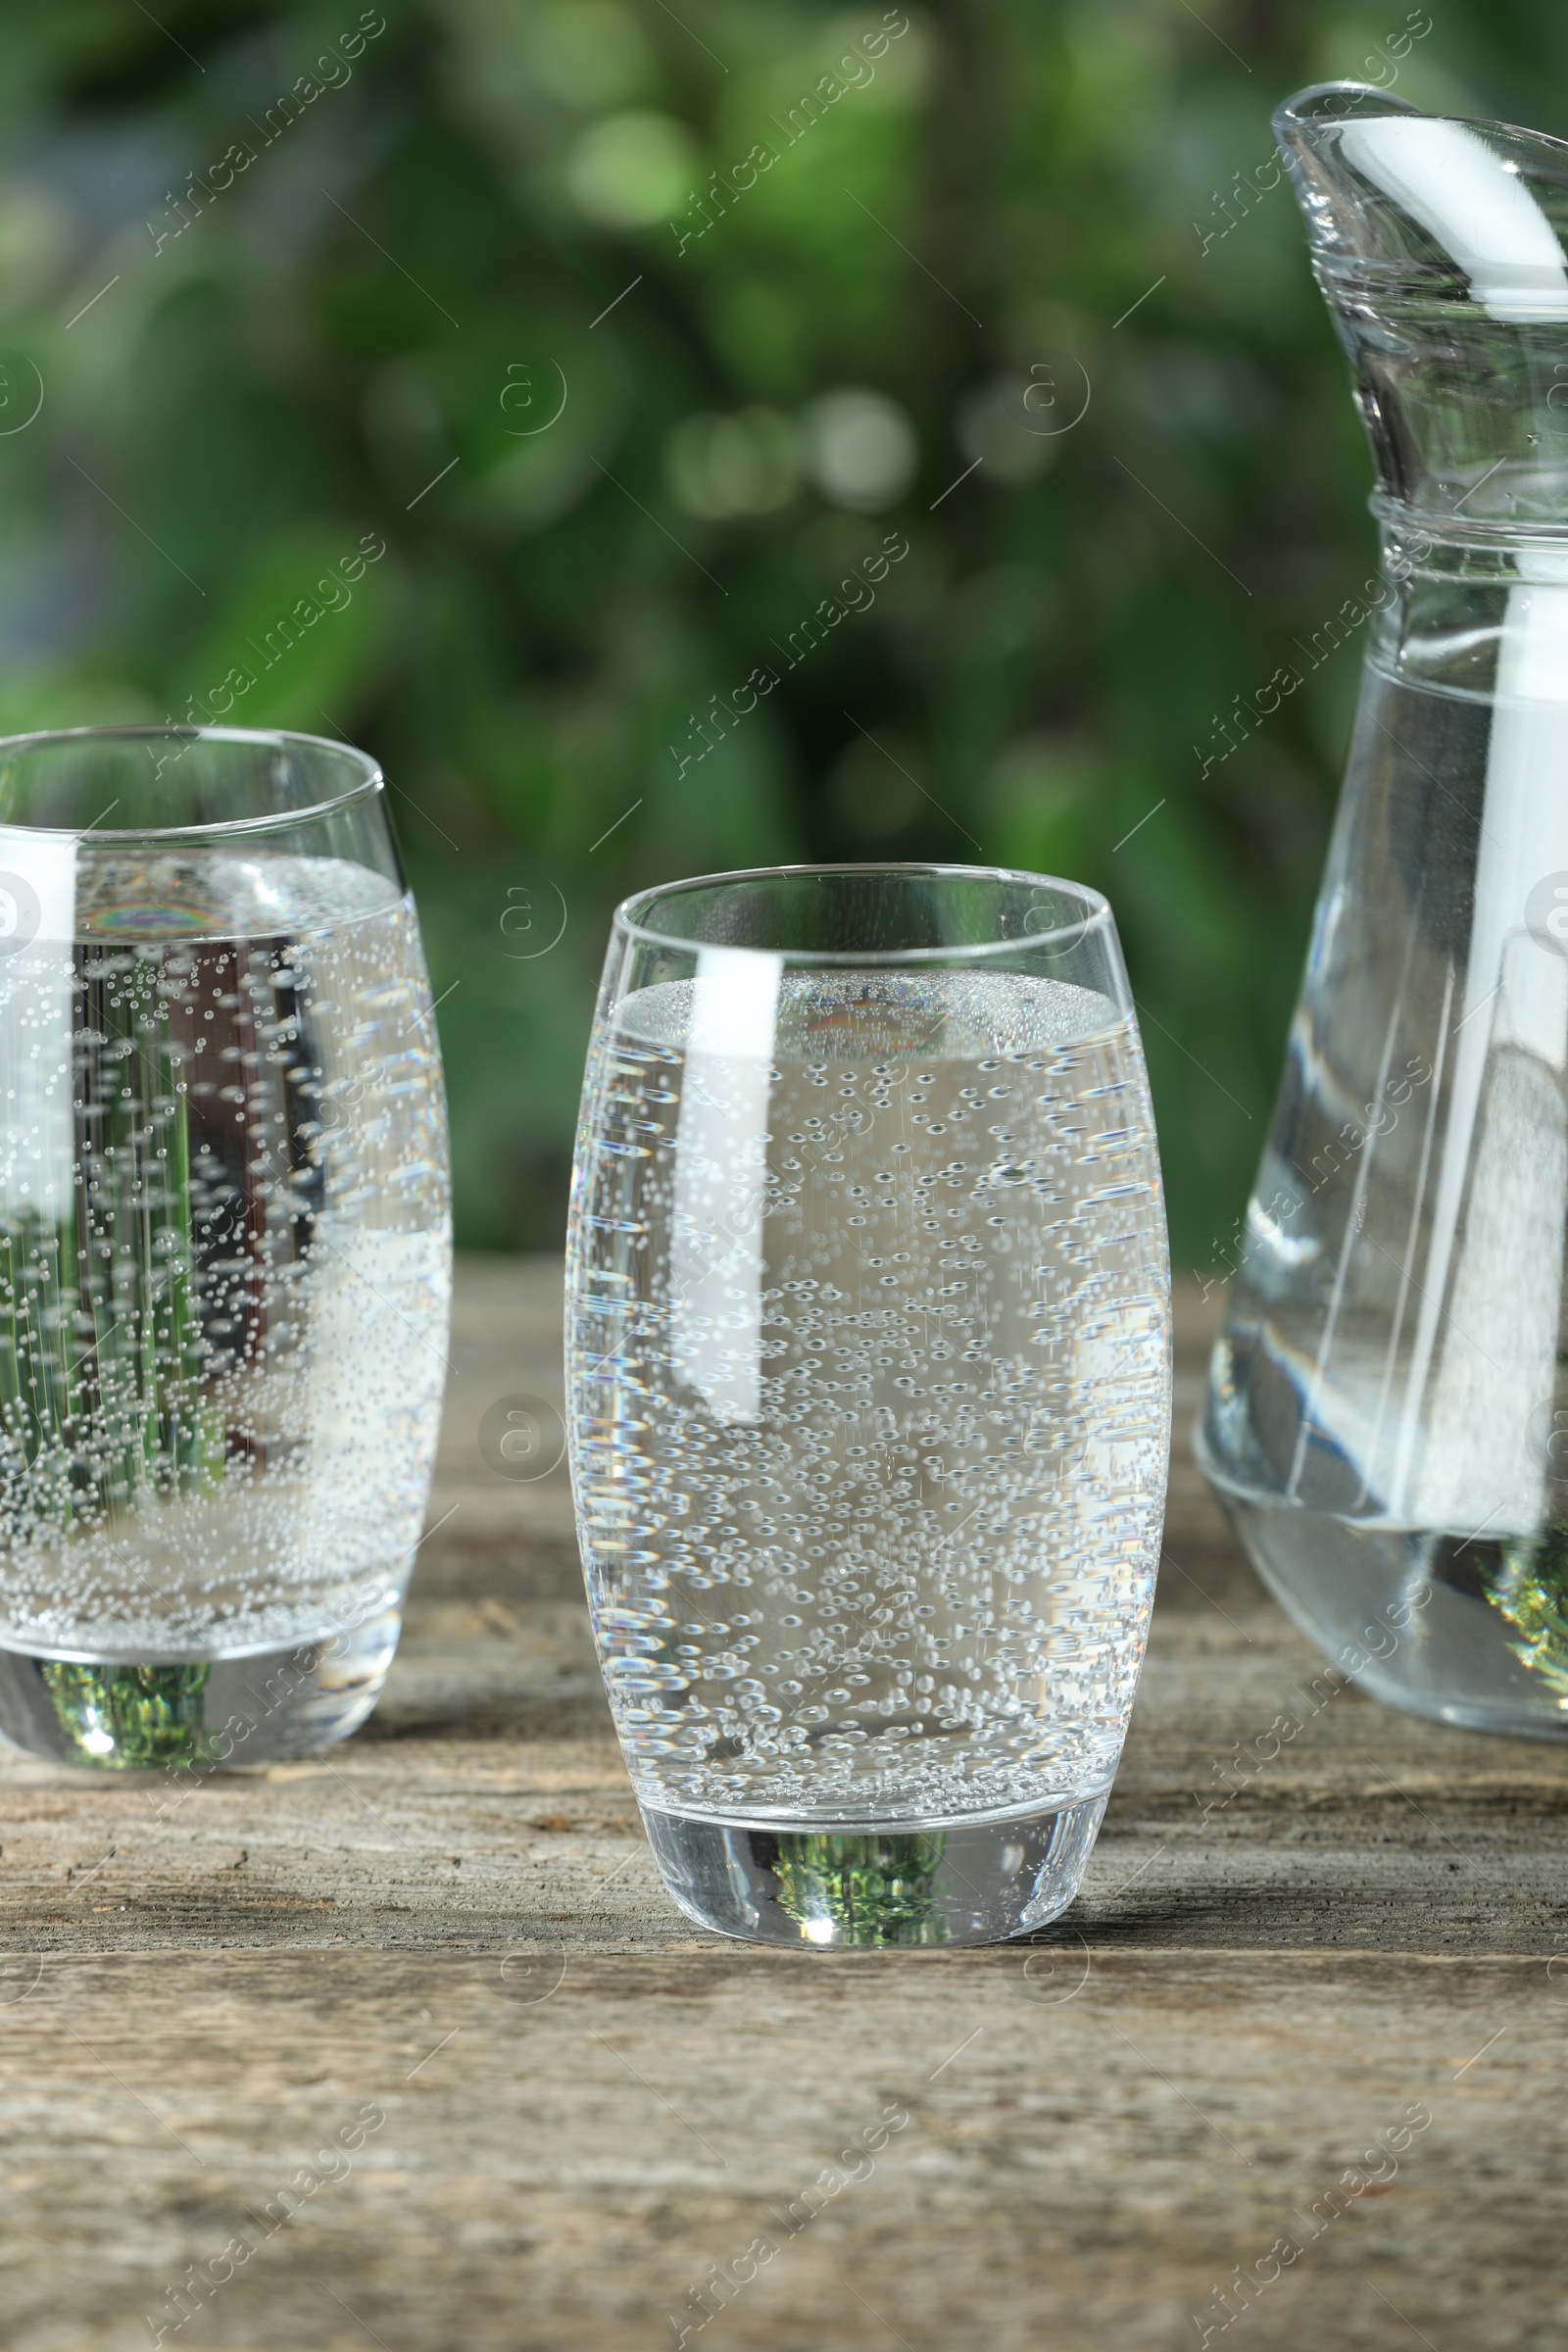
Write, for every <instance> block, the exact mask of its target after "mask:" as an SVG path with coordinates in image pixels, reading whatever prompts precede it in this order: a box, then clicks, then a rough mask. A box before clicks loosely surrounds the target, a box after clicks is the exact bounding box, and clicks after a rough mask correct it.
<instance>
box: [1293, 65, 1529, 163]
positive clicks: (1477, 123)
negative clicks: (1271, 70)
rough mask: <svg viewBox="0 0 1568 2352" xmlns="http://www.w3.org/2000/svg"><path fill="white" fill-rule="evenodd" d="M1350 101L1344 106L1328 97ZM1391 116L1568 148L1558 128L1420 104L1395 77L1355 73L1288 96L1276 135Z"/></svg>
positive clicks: (1308, 85) (1312, 83)
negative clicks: (1375, 105) (1374, 104)
mask: <svg viewBox="0 0 1568 2352" xmlns="http://www.w3.org/2000/svg"><path fill="white" fill-rule="evenodd" d="M1369 98H1377V99H1381V100H1383V101H1385V103H1384V105H1383V106H1382V108H1381V110H1377V111H1375V110H1373V109H1372V108H1370V107H1368V106H1367V104H1366V103H1365V102H1366V100H1367V99H1369ZM1334 100H1340V101H1343V102H1344V106H1343V111H1339V110H1338V109H1336V108H1335V107H1334V106H1333V105H1332V104H1329V103H1325V101H1334ZM1391 115H1409V116H1414V117H1416V118H1417V119H1418V120H1419V121H1421V122H1424V123H1458V124H1459V125H1460V126H1461V127H1462V128H1463V129H1465V130H1475V131H1483V130H1495V131H1500V132H1503V133H1505V134H1506V135H1507V136H1508V137H1509V138H1513V139H1523V140H1526V141H1528V142H1529V144H1530V145H1532V146H1537V147H1542V148H1545V149H1548V150H1551V149H1555V150H1556V151H1557V152H1558V153H1563V152H1565V151H1568V139H1564V138H1562V137H1561V136H1560V135H1559V134H1558V133H1557V132H1556V131H1554V130H1538V129H1536V128H1535V127H1534V125H1532V124H1531V123H1510V122H1508V121H1507V120H1506V119H1505V118H1504V117H1503V116H1501V115H1468V114H1456V113H1455V112H1454V111H1453V110H1452V109H1451V108H1449V107H1442V106H1440V107H1428V106H1417V105H1416V103H1415V101H1414V100H1413V99H1411V98H1401V97H1399V96H1398V94H1397V91H1396V90H1395V88H1394V86H1393V84H1392V83H1391V82H1377V81H1357V80H1356V79H1355V77H1354V75H1353V74H1344V75H1342V76H1341V77H1340V78H1339V79H1338V80H1337V81H1309V82H1307V83H1305V84H1304V86H1303V87H1302V88H1300V89H1299V90H1293V91H1292V92H1291V95H1290V96H1289V97H1288V98H1282V99H1281V101H1280V103H1279V105H1278V106H1277V107H1276V108H1275V109H1274V113H1273V116H1272V118H1271V120H1272V123H1273V124H1274V128H1275V131H1276V134H1278V132H1279V131H1281V130H1284V129H1291V130H1303V131H1308V132H1310V131H1314V130H1319V129H1329V130H1333V129H1335V128H1336V127H1337V126H1338V125H1339V124H1340V123H1365V122H1379V121H1383V120H1385V119H1387V117H1389V116H1391Z"/></svg>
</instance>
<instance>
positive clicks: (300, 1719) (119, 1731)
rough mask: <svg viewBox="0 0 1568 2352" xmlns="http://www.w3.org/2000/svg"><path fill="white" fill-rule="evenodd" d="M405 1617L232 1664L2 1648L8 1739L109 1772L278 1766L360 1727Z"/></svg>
mask: <svg viewBox="0 0 1568 2352" xmlns="http://www.w3.org/2000/svg"><path fill="white" fill-rule="evenodd" d="M402 1622H403V1621H402V1615H401V1612H400V1611H399V1610H397V1609H395V1608H389V1609H383V1610H381V1611H379V1612H378V1613H377V1615H376V1616H375V1617H374V1618H372V1619H370V1620H368V1622H367V1623H366V1624H364V1625H360V1626H356V1627H355V1628H354V1630H353V1631H352V1632H351V1633H341V1634H332V1635H328V1636H324V1637H323V1638H322V1639H321V1640H320V1641H319V1642H304V1643H299V1644H296V1645H295V1646H293V1647H291V1648H288V1649H271V1650H252V1651H250V1652H248V1653H247V1654H246V1655H244V1656H242V1657H233V1658H181V1659H152V1660H148V1661H145V1662H141V1661H136V1662H132V1661H129V1660H125V1659H92V1658H83V1657H80V1656H79V1655H77V1656H72V1657H67V1658H62V1657H49V1656H41V1655H37V1654H34V1653H33V1652H32V1651H29V1650H20V1649H11V1648H7V1647H5V1646H3V1645H0V1738H3V1739H4V1740H7V1741H8V1742H9V1743H10V1745H11V1746H12V1747H14V1748H20V1749H21V1750H22V1751H23V1753H24V1754H25V1755H28V1756H37V1757H40V1758H42V1759H44V1760H46V1761H48V1762H50V1763H55V1764H85V1765H96V1766H98V1767H99V1768H100V1769H101V1770H107V1771H110V1772H134V1771H148V1770H154V1771H157V1770H163V1769H165V1768H166V1767H169V1766H175V1767H182V1766H183V1767H191V1766H206V1767H209V1768H212V1767H216V1766H218V1765H221V1764H270V1763H274V1762H277V1761H280V1760H281V1759H283V1758H285V1757H289V1756H308V1755H311V1754H313V1753H314V1752H315V1751H316V1749H318V1748H320V1747H328V1746H330V1745H331V1743H332V1741H333V1740H342V1739H344V1738H346V1736H347V1735H348V1734H349V1733H350V1732H353V1731H357V1730H358V1729H359V1727H360V1725H361V1724H362V1723H363V1722H364V1721H365V1719H366V1717H367V1715H368V1714H369V1712H370V1709H371V1708H372V1707H373V1706H374V1704H375V1702H376V1700H377V1698H379V1696H380V1694H381V1689H382V1686H383V1684H384V1683H385V1681H386V1677H387V1669H388V1667H389V1666H390V1665H391V1663H392V1657H393V1653H394V1651H395V1650H396V1648H397V1642H398V1634H399V1631H400V1629H401V1626H402Z"/></svg>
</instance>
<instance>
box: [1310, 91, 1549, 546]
mask: <svg viewBox="0 0 1568 2352" xmlns="http://www.w3.org/2000/svg"><path fill="white" fill-rule="evenodd" d="M1274 130H1275V136H1276V138H1277V140H1278V142H1279V146H1280V152H1281V154H1282V156H1283V157H1284V160H1285V167H1286V170H1287V172H1289V174H1290V178H1291V184H1292V186H1293V187H1294V189H1295V191H1296V195H1297V199H1298V202H1299V205H1300V207H1301V211H1302V213H1303V215H1304V216H1305V220H1306V225H1307V231H1308V236H1309V239H1310V242H1311V248H1312V261H1313V267H1314V270H1315V271H1316V274H1317V279H1318V283H1319V285H1320V286H1321V288H1322V290H1323V293H1324V296H1325V298H1326V300H1327V302H1328V304H1329V308H1330V310H1331V312H1332V313H1333V316H1334V319H1335V324H1336V326H1337V327H1338V329H1339V332H1340V336H1341V339H1342V341H1343V342H1344V344H1345V347H1346V350H1347V353H1348V357H1349V361H1350V366H1351V369H1352V373H1353V376H1354V381H1355V391H1356V399H1357V402H1358V404H1359V406H1360V410H1361V415H1362V417H1363V420H1364V422H1365V424H1366V428H1367V432H1368V435H1369V437H1370V439H1371V443H1372V449H1373V455H1374V458H1375V460H1376V463H1377V467H1378V473H1379V479H1380V485H1381V490H1382V493H1383V496H1384V497H1385V498H1386V499H1388V500H1392V501H1394V502H1396V503H1397V505H1398V506H1400V507H1402V508H1405V509H1407V510H1410V511H1412V513H1413V515H1415V516H1416V517H1418V518H1421V519H1430V520H1431V521H1433V522H1436V523H1440V524H1441V523H1444V522H1445V521H1446V520H1447V519H1448V518H1454V519H1455V522H1456V532H1455V535H1458V536H1463V535H1464V534H1465V533H1466V532H1467V531H1468V530H1469V529H1471V528H1472V527H1476V526H1479V527H1480V529H1481V530H1482V531H1483V532H1485V531H1486V530H1487V529H1488V528H1489V526H1491V527H1494V528H1495V527H1496V526H1502V527H1503V528H1504V529H1506V528H1507V527H1508V526H1509V525H1523V526H1525V527H1526V528H1529V527H1531V526H1539V525H1541V524H1545V525H1547V526H1552V525H1556V526H1560V527H1568V250H1565V241H1568V143H1565V142H1564V141H1562V140H1561V139H1555V138H1551V137H1549V136H1547V135H1546V134H1545V133H1544V132H1542V131H1533V130H1520V129H1516V128H1514V127H1513V126H1512V125H1511V124H1508V123H1483V122H1464V121H1459V120H1457V119H1455V118H1452V117H1447V116H1438V115H1428V114H1423V113H1422V112H1421V111H1420V110H1419V109H1418V108H1415V107H1413V106H1410V105H1408V104H1407V103H1406V102H1405V101H1404V100H1402V99H1399V98H1396V97H1393V96H1392V95H1391V94H1390V93H1389V92H1387V91H1385V90H1380V89H1376V88H1374V87H1372V86H1371V85H1370V84H1366V83H1361V82H1349V81H1343V82H1323V83H1319V84H1317V85H1315V86H1314V87H1313V88H1311V89H1306V90H1301V91H1299V92H1298V93H1297V95H1296V96H1295V97H1294V98H1290V99H1287V100H1286V102H1285V104H1284V105H1283V106H1282V107H1281V108H1280V109H1279V111H1278V113H1277V114H1276V116H1275V118H1274Z"/></svg>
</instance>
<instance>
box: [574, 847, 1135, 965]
mask: <svg viewBox="0 0 1568 2352" xmlns="http://www.w3.org/2000/svg"><path fill="white" fill-rule="evenodd" d="M836 874H881V875H887V876H900V877H909V878H916V877H920V878H924V879H926V880H930V881H949V880H952V881H961V882H1014V883H1023V884H1025V885H1029V886H1032V887H1035V888H1039V889H1045V890H1055V891H1061V892H1064V893H1066V894H1067V895H1069V896H1071V897H1073V898H1076V899H1077V900H1078V901H1079V902H1080V904H1081V905H1083V907H1085V909H1086V911H1085V913H1084V915H1083V916H1082V918H1081V919H1080V920H1078V921H1076V922H1071V923H1058V924H1056V925H1054V927H1053V928H1052V929H1051V930H1049V931H1026V932H1024V933H1023V934H1022V936H1021V937H1019V938H1016V939H984V940H973V941H969V942H955V943H954V944H953V945H952V946H950V947H935V948H755V947H747V946H732V945H731V944H730V943H729V942H728V941H725V942H722V943H720V942H718V941H715V940H700V939H675V938H672V937H671V936H670V934H669V933H668V932H665V931H656V930H654V929H652V928H651V927H650V926H649V925H648V924H647V923H645V922H644V921H642V920H641V917H642V916H643V915H645V914H646V913H647V912H648V910H649V909H650V908H651V907H653V906H654V905H655V904H656V903H657V902H658V901H659V900H661V899H664V898H671V897H673V896H675V895H676V894H677V893H681V892H685V891H691V890H711V889H715V888H717V887H719V886H720V885H722V884H735V883H763V882H777V881H779V880H781V879H783V878H785V877H787V876H788V877H793V876H800V877H802V878H803V879H810V878H812V877H815V876H819V875H836ZM613 929H614V930H615V931H616V932H618V933H619V934H621V935H622V936H623V937H625V938H627V939H632V940H638V941H640V942H642V943H643V944H644V945H645V946H649V947H656V948H673V949H677V950H681V949H684V950H685V951H687V952H688V953H689V954H691V955H693V956H695V955H698V954H700V952H701V951H702V949H703V948H705V947H710V948H711V947H715V946H718V945H720V944H722V945H723V946H724V948H725V951H726V953H727V954H730V955H736V956H777V957H779V958H780V960H781V961H782V962H784V963H787V964H808V965H815V964H821V965H826V966H829V967H831V966H834V965H837V966H839V967H841V968H845V969H861V968H863V967H864V966H866V965H867V964H871V965H878V966H881V965H898V964H909V963H928V964H941V963H953V962H968V961H978V960H980V959H983V958H984V957H986V956H1016V955H1017V954H1018V953H1019V952H1020V950H1023V951H1027V950H1028V949H1030V948H1036V947H1039V948H1051V947H1054V946H1056V945H1058V944H1060V945H1066V946H1071V945H1075V944H1076V943H1077V942H1078V941H1079V940H1082V939H1086V938H1087V937H1088V936H1089V935H1090V933H1091V932H1093V931H1097V930H1099V931H1109V932H1110V933H1111V935H1112V937H1114V936H1115V931H1116V922H1115V916H1114V915H1113V914H1112V912H1111V906H1110V901H1109V900H1108V899H1107V898H1106V897H1105V895H1104V893H1103V891H1098V890H1096V889H1095V888H1094V887H1093V885H1092V884H1090V883H1088V882H1072V881H1069V880H1067V878H1066V877H1065V876H1064V875H1059V874H1035V873H1030V872H1029V871H1028V870H1027V869H1025V868H1023V867H1019V866H1008V865H945V864H935V863H926V862H924V861H922V860H920V859H900V858H885V859H884V858H868V859H864V860H860V861H857V862H852V863H848V864H830V863H822V864H815V863H811V864H802V865H748V866H738V867H736V868H734V869H733V870H732V871H730V872H727V873H719V874H692V875H688V876H685V877H683V878H682V879H681V880H680V881H678V882H660V883H656V884H655V885H654V886H653V888H652V889H649V890H640V891H636V892H634V893H633V895H632V896H631V897H630V898H629V899H622V901H621V903H620V905H619V906H618V907H616V908H615V913H614V921H613Z"/></svg>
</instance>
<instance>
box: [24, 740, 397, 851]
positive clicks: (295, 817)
mask: <svg viewBox="0 0 1568 2352" xmlns="http://www.w3.org/2000/svg"><path fill="white" fill-rule="evenodd" d="M160 738H162V739H163V740H165V741H167V742H171V743H172V742H185V743H236V744H249V745H252V746H257V747H260V748H263V749H270V750H279V749H283V748H286V747H288V746H290V745H293V744H308V745H309V746H310V747H311V749H312V750H313V751H325V752H337V753H340V754H341V755H342V756H343V757H344V758H345V759H346V760H351V761H354V762H356V763H357V764H358V765H359V768H360V770H361V773H360V778H359V781H358V782H357V783H355V784H351V785H350V786H349V789H348V790H347V792H339V793H334V794H332V795H331V797H330V798H329V799H327V800H324V801H313V802H312V803H311V805H310V807H309V808H306V809H272V810H269V811H268V812H267V813H266V814H265V815H263V816H220V817H214V818H212V819H210V820H209V821H208V822H206V823H203V824H192V825H102V826H100V825H99V824H98V823H97V822H96V821H95V822H94V823H92V824H90V825H39V824H33V823H30V822H29V821H28V819H27V818H26V817H0V830H4V829H9V830H10V831H12V832H17V833H38V834H51V835H53V836H55V837H56V838H57V839H59V840H63V841H83V840H85V839H86V838H87V836H88V835H89V834H90V835H91V836H92V838H93V840H94V841H119V842H128V841H198V840H211V839H214V838H226V837H232V836H234V835H249V834H255V833H275V832H278V831H280V830H284V829H286V828H287V827H288V826H290V825H298V824H308V823H309V822H310V821H311V820H312V818H314V817H318V816H329V815H330V814H331V813H332V811H333V810H334V809H344V808H347V807H348V806H349V804H350V803H351V802H354V801H358V800H361V799H363V798H364V796H365V795H366V794H367V793H379V792H381V791H382V790H384V788H385V784H386V778H385V776H384V775H383V773H382V770H381V763H380V761H379V760H375V759H372V758H371V756H370V754H369V753H368V752H362V751H361V750H360V748H359V746H358V745H357V744H353V743H345V742H343V741H342V740H341V739H340V738H338V737H337V736H334V735H307V734H306V733H304V732H303V730H301V729H299V728H295V727H216V726H207V727H186V726H177V725H169V724H166V723H160V722H154V723H152V724H151V725H142V724H137V723H134V722H127V723H126V724H124V725H123V726H116V725H113V724H111V725H109V726H102V727H39V728H35V729H34V730H32V732H30V733H28V734H25V735H3V736H0V761H3V760H7V759H9V758H10V757H11V756H12V755H13V754H15V753H18V752H29V751H39V750H43V749H45V748H47V747H50V746H53V745H55V744H70V743H106V744H107V743H116V742H120V743H124V742H137V741H143V742H145V741H154V742H156V741H157V740H159V739H160Z"/></svg>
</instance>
